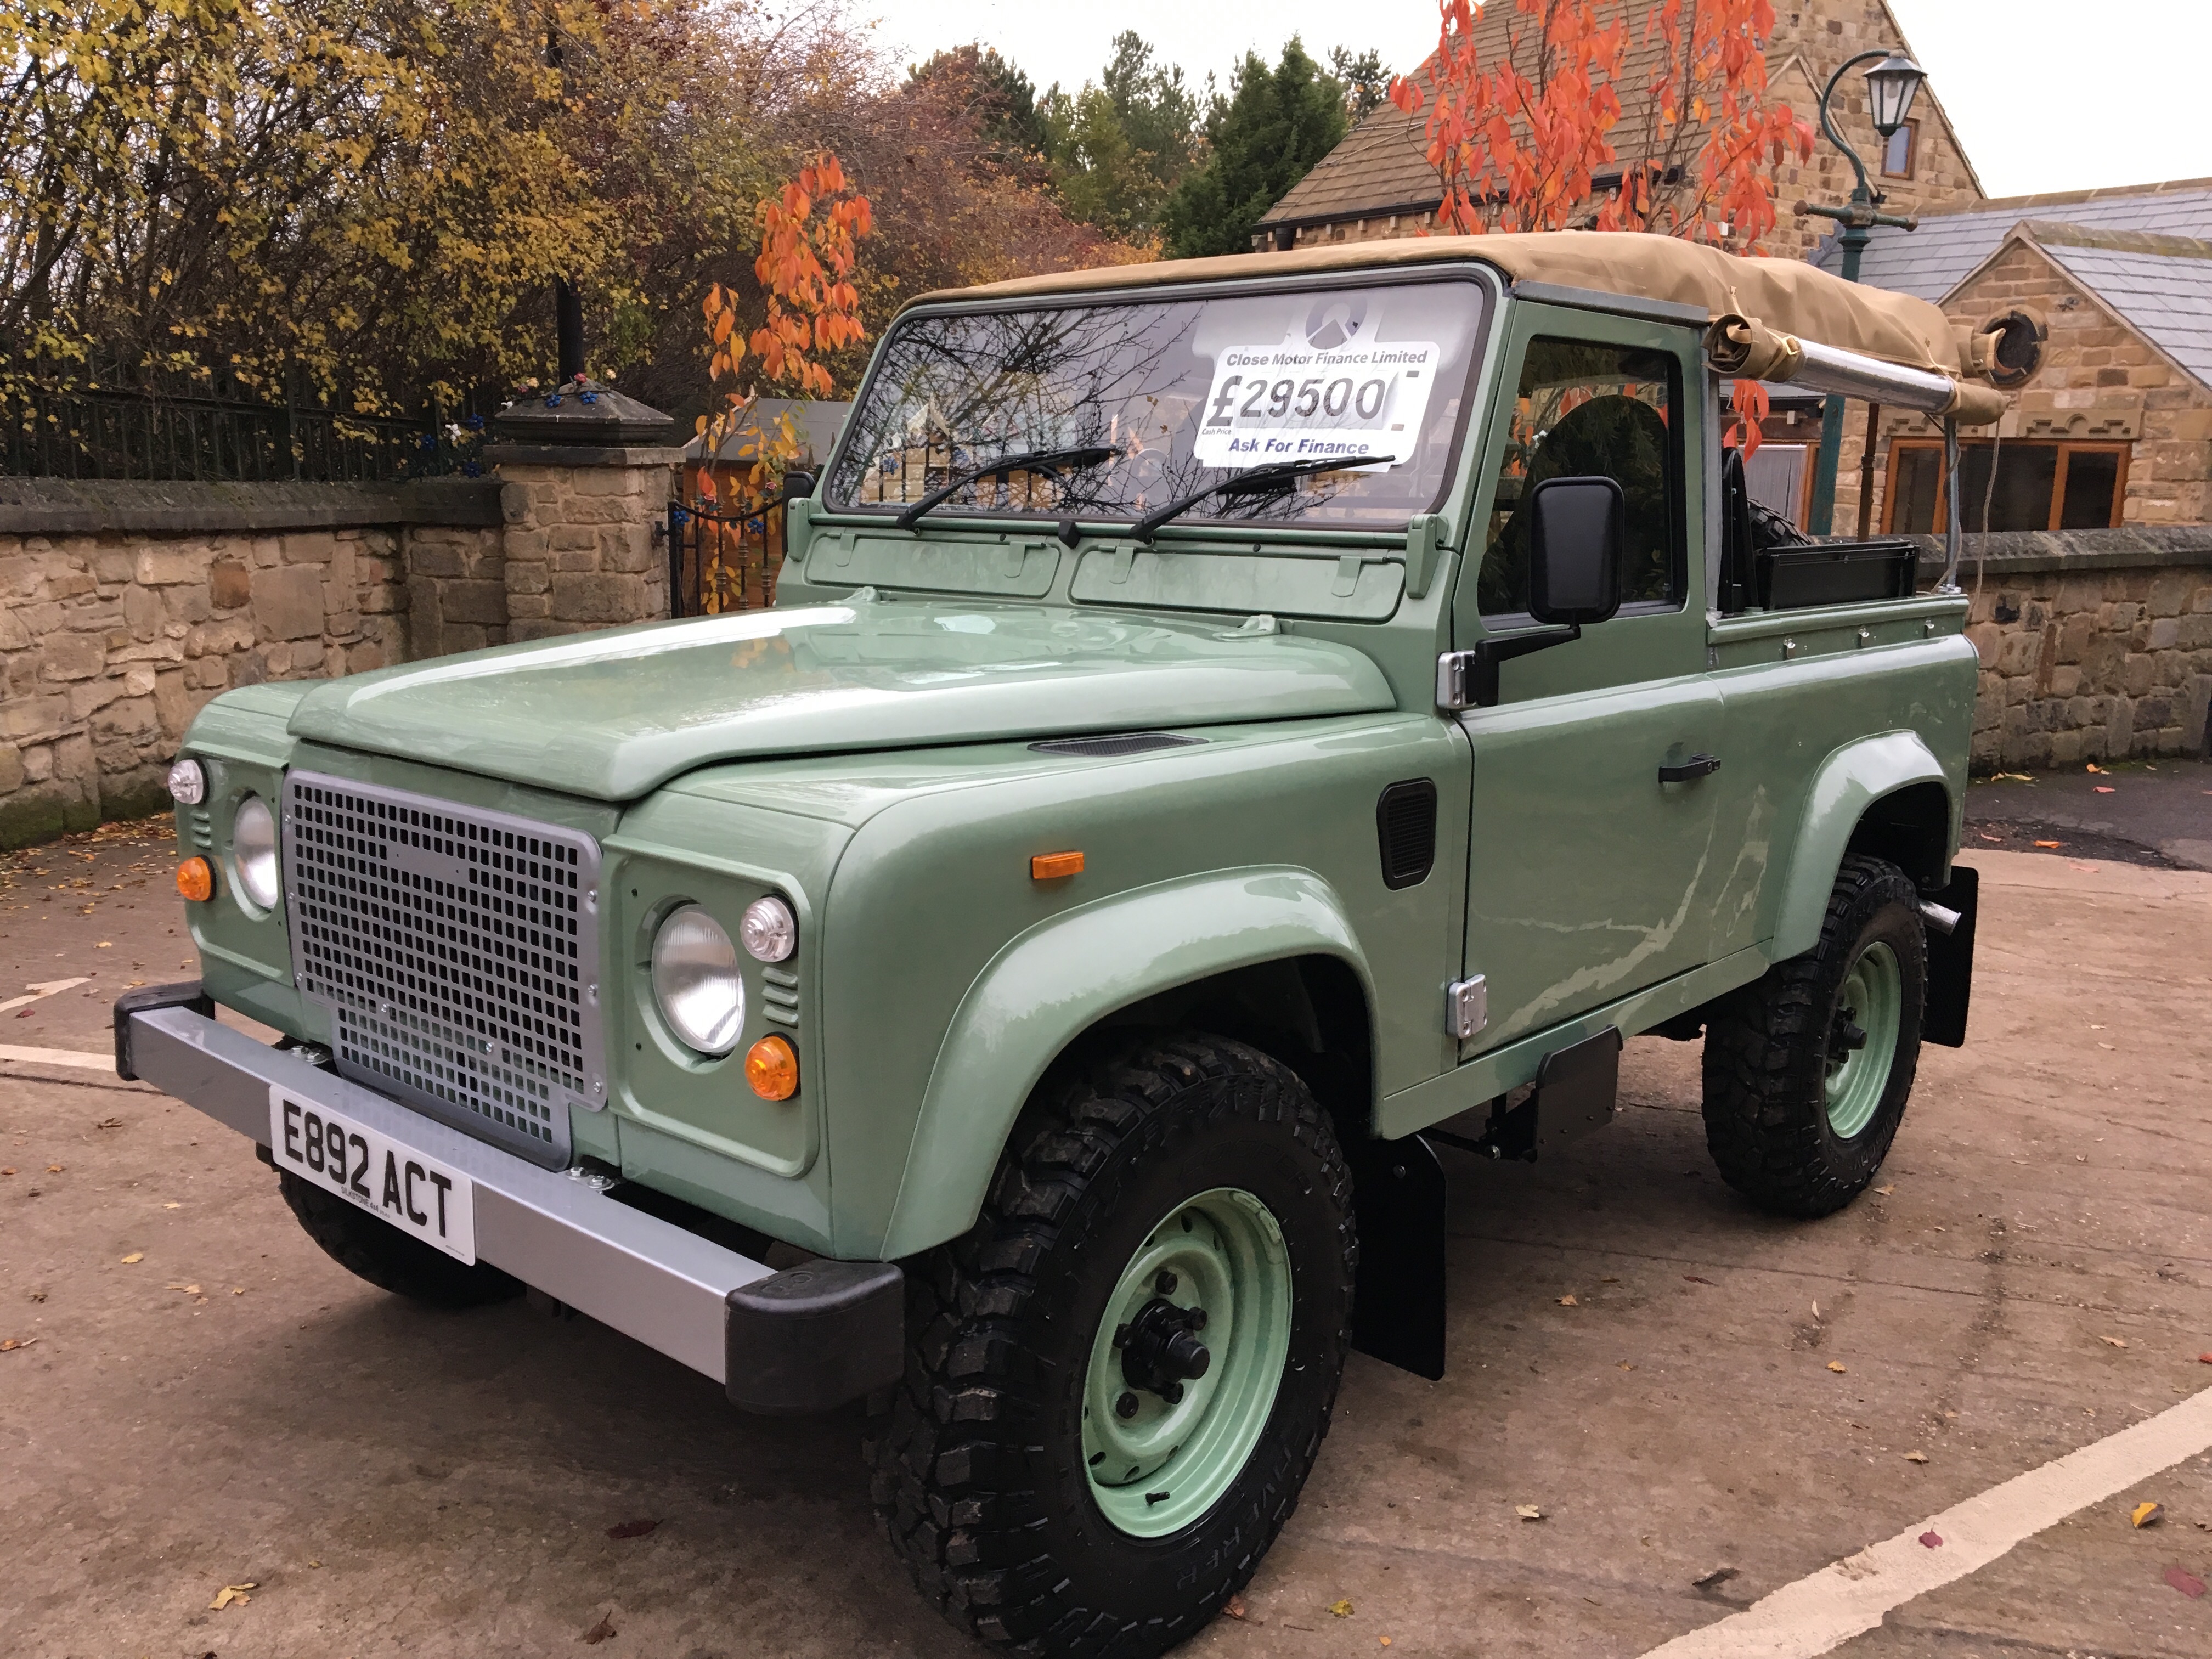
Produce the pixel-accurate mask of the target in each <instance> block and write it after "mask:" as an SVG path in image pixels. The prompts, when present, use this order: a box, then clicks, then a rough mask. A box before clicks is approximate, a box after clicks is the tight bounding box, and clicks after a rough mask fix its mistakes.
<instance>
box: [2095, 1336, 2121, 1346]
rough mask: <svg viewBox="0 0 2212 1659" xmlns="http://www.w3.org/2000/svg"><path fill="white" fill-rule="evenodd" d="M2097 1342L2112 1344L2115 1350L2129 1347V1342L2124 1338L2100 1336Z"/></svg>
mask: <svg viewBox="0 0 2212 1659" xmlns="http://www.w3.org/2000/svg"><path fill="white" fill-rule="evenodd" d="M2097 1340H2098V1341H2100V1342H2106V1343H2110V1344H2111V1345H2112V1346H2113V1347H2115V1348H2124V1347H2126V1346H2128V1340H2127V1338H2125V1337H2124V1336H2100V1337H2099V1338H2098V1339H2097Z"/></svg>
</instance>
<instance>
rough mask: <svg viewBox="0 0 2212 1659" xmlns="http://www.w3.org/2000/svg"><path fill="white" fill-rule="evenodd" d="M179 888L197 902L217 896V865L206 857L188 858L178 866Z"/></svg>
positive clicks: (187, 896)
mask: <svg viewBox="0 0 2212 1659" xmlns="http://www.w3.org/2000/svg"><path fill="white" fill-rule="evenodd" d="M177 890H178V891H179V893H181V894H183V895H184V896H185V897H186V898H188V899H191V900H192V901H193V902H196V903H203V904H204V903H205V902H207V901H208V900H210V899H211V898H213V897H214V896H215V866H213V865H211V864H210V863H209V862H208V861H207V860H205V859H186V860H185V861H184V862H183V863H182V864H180V865H179V866H177Z"/></svg>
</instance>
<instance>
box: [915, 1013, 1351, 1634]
mask: <svg viewBox="0 0 2212 1659" xmlns="http://www.w3.org/2000/svg"><path fill="white" fill-rule="evenodd" d="M1357 1249H1358V1247H1357V1245H1356V1243H1354V1235H1353V1231H1352V1178H1351V1175H1350V1172H1349V1171H1348V1170H1347V1169H1346V1166H1345V1163H1344V1158H1343V1155H1342V1153H1341V1152H1340V1150H1339V1148H1338V1146H1337V1142H1336V1138H1335V1135H1334V1133H1333V1132H1332V1131H1331V1129H1330V1127H1329V1124H1328V1118H1327V1116H1326V1115H1324V1114H1323V1113H1322V1109H1321V1108H1320V1107H1319V1106H1318V1105H1317V1104H1316V1103H1315V1101H1314V1099H1313V1097H1312V1095H1311V1094H1310V1092H1309V1091H1307V1089H1306V1087H1305V1085H1304V1084H1303V1083H1302V1082H1301V1081H1300V1080H1299V1079H1297V1077H1296V1076H1295V1075H1294V1074H1293V1073H1291V1072H1289V1071H1288V1070H1286V1069H1285V1067H1283V1066H1280V1065H1279V1064H1278V1063H1277V1062H1275V1061H1274V1060H1272V1059H1270V1058H1268V1057H1267V1055H1265V1054H1261V1053H1260V1052H1259V1051H1257V1050H1255V1049H1253V1048H1247V1047H1245V1046H1244V1045H1243V1044H1241V1043H1237V1042H1228V1041H1225V1040H1224V1039H1220V1038H1214V1037H1202V1036H1192V1037H1184V1038H1178V1039H1174V1040H1170V1041H1166V1042H1155V1043H1152V1044H1148V1045H1146V1046H1144V1047H1141V1048H1137V1049H1135V1050H1133V1051H1125V1052H1123V1053H1122V1054H1120V1055H1117V1056H1115V1057H1113V1058H1109V1059H1108V1060H1103V1061H1101V1062H1097V1063H1095V1064H1092V1065H1089V1066H1082V1067H1071V1068H1070V1069H1069V1071H1068V1072H1067V1073H1066V1075H1063V1076H1060V1077H1058V1078H1055V1079H1053V1080H1051V1081H1049V1082H1048V1084H1047V1085H1046V1086H1045V1087H1044V1088H1042V1089H1041V1090H1040V1091H1039V1093H1038V1097H1037V1098H1036V1100H1035V1101H1033V1102H1032V1103H1031V1104H1030V1108H1029V1109H1027V1110H1026V1111H1024V1114H1023V1115H1022V1119H1021V1121H1020V1122H1019V1124H1018V1126H1017V1127H1016V1130H1015V1133H1014V1135H1013V1137H1012V1141H1011V1143H1010V1145H1009V1147H1008V1150H1007V1152H1006V1156H1005V1158H1003V1159H1002V1161H1001V1163H1000V1170H999V1173H998V1176H997V1178H996V1180H995V1182H994V1185H993V1188H992V1191H991V1194H990V1197H989V1199H988V1200H987V1203H986V1205H985V1208H984V1212H983V1215H982V1218H981V1220H980V1221H979V1222H978V1224H977V1225H976V1226H975V1229H974V1230H973V1231H970V1232H969V1234H968V1235H967V1236H966V1237H963V1238H962V1239H960V1240H958V1241H957V1242H956V1243H953V1244H951V1245H949V1246H946V1247H945V1248H944V1249H941V1250H939V1251H937V1252H935V1253H933V1255H932V1256H931V1257H930V1258H928V1259H927V1261H926V1262H925V1263H921V1264H916V1269H915V1271H914V1272H912V1273H909V1275H908V1284H909V1285H910V1286H911V1287H912V1288H911V1296H912V1301H911V1303H910V1306H909V1315H908V1316H909V1328H910V1330H911V1331H912V1333H913V1340H912V1345H911V1349H910V1352H909V1355H908V1364H907V1375H906V1378H905V1382H904V1384H903V1386H902V1388H901V1389H900V1390H899V1391H898V1394H897V1395H896V1400H895V1401H894V1404H893V1407H892V1411H891V1413H890V1419H889V1420H888V1421H887V1422H884V1423H882V1424H880V1425H878V1429H879V1433H878V1439H877V1442H876V1444H875V1447H874V1449H873V1453H872V1455H873V1460H874V1465H875V1498H876V1502H877V1504H878V1507H879V1509H880V1510H881V1512H882V1514H883V1516H884V1521H885V1522H886V1524H887V1526H888V1528H889V1530H890V1537H891V1542H892V1545H893V1547H894V1548H895V1549H896V1551H897V1552H898V1553H899V1554H900V1555H901V1556H902V1558H903V1559H905V1561H906V1563H907V1565H908V1569H909V1570H910V1571H912V1572H913V1574H914V1577H915V1583H917V1584H918V1585H919V1586H920V1588H921V1590H922V1593H923V1594H924V1595H926V1596H927V1597H928V1598H929V1599H930V1600H931V1601H933V1602H934V1603H936V1605H937V1606H938V1607H939V1608H940V1609H941V1610H942V1611H943V1612H944V1613H945V1614H946V1616H947V1617H948V1618H950V1619H951V1621H952V1622H953V1623H954V1624H955V1625H957V1626H960V1627H961V1628H962V1629H963V1630H965V1631H967V1632H970V1633H971V1634H973V1635H975V1636H976V1637H979V1638H981V1639H982V1640H984V1641H985V1642H987V1643H990V1644H993V1645H995V1646H1000V1647H1004V1648H1011V1649H1016V1650H1019V1651H1021V1652H1023V1653H1025V1654H1038V1655H1054V1656H1058V1655H1071V1656H1084V1659H1091V1656H1097V1659H1150V1656H1152V1655H1155V1654H1158V1653H1160V1652H1162V1651H1163V1650H1165V1649H1167V1648H1169V1647H1171V1646H1173V1645H1174V1644H1176V1643H1177V1642H1180V1641H1182V1640H1183V1639H1184V1638H1187V1637H1188V1636H1189V1635H1190V1634H1191V1633H1192V1632H1194V1631H1195V1630H1197V1629H1198V1628H1199V1627H1200V1626H1202V1625H1203V1624H1204V1623H1205V1622H1206V1620H1208V1619H1209V1618H1211V1617H1212V1615H1213V1613H1215V1612H1216V1611H1217V1610H1218V1608H1219V1607H1221V1605H1222V1603H1224V1602H1225V1601H1227V1600H1228V1599H1229V1597H1230V1596H1231V1595H1232V1594H1234V1593H1235V1592H1236V1591H1237V1589H1239V1588H1241V1587H1242V1586H1243V1583H1245V1581H1246V1580H1247V1579H1248V1578H1249V1577H1250V1576H1251V1574H1252V1571H1253V1569H1254V1568H1255V1566H1257V1565H1258V1564H1259V1560H1260V1558H1261V1556H1262V1555H1263V1554H1264V1553H1266V1551H1267V1547H1268V1546H1269V1544H1271V1543H1272V1542H1273V1540H1274V1536H1275V1534H1276V1533H1277V1532H1278V1531H1279V1529H1280V1528H1281V1527H1282V1525H1283V1522H1285V1520H1286V1519H1287V1518H1288V1517H1289V1516H1290V1513H1291V1510H1292V1509H1293V1508H1294V1507H1295V1505H1296V1504H1297V1494H1298V1492H1299V1489H1300V1488H1301V1487H1302V1486H1304V1481H1305V1478H1306V1475H1307V1473H1308V1472H1309V1470H1310V1468H1312V1465H1313V1460H1314V1457H1315V1455H1316V1452H1317V1451H1318V1450H1319V1449H1320V1445H1321V1440H1322V1436H1323V1435H1324V1434H1325V1433H1327V1431H1328V1419H1329V1413H1330V1411H1331V1408H1332V1407H1333V1406H1334V1401H1335V1396H1336V1389H1337V1383H1338V1381H1339V1379H1340V1376H1341V1375H1342V1372H1343V1368H1344V1358H1345V1354H1346V1350H1347V1348H1348V1346H1349V1345H1350V1334H1351V1316H1352V1275H1353V1272H1354V1269H1355V1267H1356V1265H1357Z"/></svg>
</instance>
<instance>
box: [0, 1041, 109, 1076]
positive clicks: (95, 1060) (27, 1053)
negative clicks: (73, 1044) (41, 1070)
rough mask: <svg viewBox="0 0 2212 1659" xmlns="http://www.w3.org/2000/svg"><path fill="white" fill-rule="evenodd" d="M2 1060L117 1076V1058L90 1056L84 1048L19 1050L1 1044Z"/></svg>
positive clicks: (0, 1058)
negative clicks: (75, 1067)
mask: <svg viewBox="0 0 2212 1659" xmlns="http://www.w3.org/2000/svg"><path fill="white" fill-rule="evenodd" d="M0 1060H23V1061H26V1062H27V1063H28V1064H30V1065H33V1066H77V1067H79V1068H81V1069H82V1070H84V1071H88V1072H106V1073H107V1074H108V1075H109V1076H110V1077H112V1076H113V1075H114V1074H115V1056H114V1055H113V1054H86V1053H85V1052H84V1051H83V1050H82V1048H15V1047H13V1046H11V1045H9V1044H8V1043H5V1042H0Z"/></svg>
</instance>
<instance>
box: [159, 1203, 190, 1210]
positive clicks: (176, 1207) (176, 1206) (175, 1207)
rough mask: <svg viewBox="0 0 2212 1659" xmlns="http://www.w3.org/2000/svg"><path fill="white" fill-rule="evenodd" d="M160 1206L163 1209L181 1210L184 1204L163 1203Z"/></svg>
mask: <svg viewBox="0 0 2212 1659" xmlns="http://www.w3.org/2000/svg"><path fill="white" fill-rule="evenodd" d="M161 1207H162V1208H163V1209H165V1210H181V1209H183V1208H184V1207H185V1206H183V1205H181V1204H164V1205H163V1206H161Z"/></svg>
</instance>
